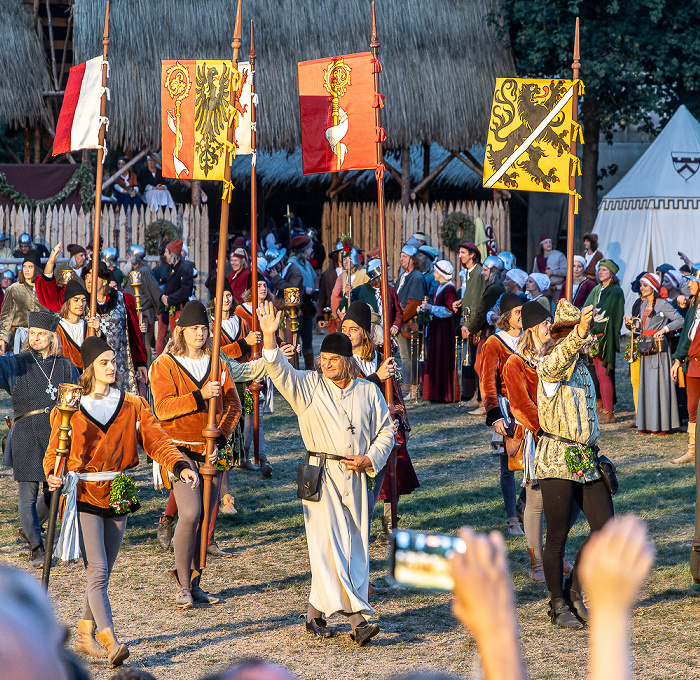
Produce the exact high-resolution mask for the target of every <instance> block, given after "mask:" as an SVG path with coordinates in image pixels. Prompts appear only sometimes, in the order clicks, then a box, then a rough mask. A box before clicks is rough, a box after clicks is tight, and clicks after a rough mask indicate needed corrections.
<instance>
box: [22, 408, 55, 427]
mask: <svg viewBox="0 0 700 680" xmlns="http://www.w3.org/2000/svg"><path fill="white" fill-rule="evenodd" d="M52 408H53V406H47V407H46V408H38V409H36V411H29V413H23V414H22V415H21V416H17V417H16V418H15V419H14V420H13V421H12V422H13V423H16V422H17V421H18V420H22V418H29V416H38V415H39V414H40V413H50V412H51V409H52Z"/></svg>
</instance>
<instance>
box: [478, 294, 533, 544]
mask: <svg viewBox="0 0 700 680" xmlns="http://www.w3.org/2000/svg"><path fill="white" fill-rule="evenodd" d="M498 307H499V310H500V317H499V318H498V320H497V322H496V329H497V330H496V332H495V333H494V334H493V335H490V336H489V337H488V338H487V339H486V342H484V345H483V347H482V348H481V365H480V370H479V387H480V389H481V399H482V402H481V403H482V405H483V407H484V410H485V411H486V424H487V425H489V426H491V427H493V436H492V438H491V445H492V446H493V447H494V449H496V450H498V451H500V459H501V494H502V496H503V502H504V504H505V509H506V515H507V517H508V533H509V534H510V535H511V536H522V535H523V530H522V529H521V527H520V520H519V519H518V514H517V510H516V501H515V473H514V472H513V470H511V469H510V468H509V465H508V454H507V453H506V447H505V441H504V438H505V437H507V436H508V423H507V422H506V420H505V418H506V416H509V412H508V401H507V395H506V391H505V386H504V384H503V375H502V371H503V367H504V366H505V363H506V361H507V360H508V358H509V357H510V356H511V355H512V354H513V352H514V351H515V348H516V347H517V344H518V338H519V337H520V333H521V332H522V324H521V320H520V310H521V309H522V307H523V302H522V300H521V299H520V298H519V297H518V296H517V295H515V294H514V293H504V294H503V295H502V296H501V298H500V301H499V305H498ZM511 437H512V432H511ZM523 499H524V493H521V494H520V500H521V501H522V500H523Z"/></svg>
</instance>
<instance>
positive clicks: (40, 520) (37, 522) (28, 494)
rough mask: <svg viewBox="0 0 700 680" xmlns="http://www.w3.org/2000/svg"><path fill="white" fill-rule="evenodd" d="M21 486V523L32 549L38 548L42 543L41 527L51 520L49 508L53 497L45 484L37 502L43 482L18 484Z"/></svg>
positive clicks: (19, 506) (44, 483)
mask: <svg viewBox="0 0 700 680" xmlns="http://www.w3.org/2000/svg"><path fill="white" fill-rule="evenodd" d="M18 484H19V493H18V497H19V502H18V508H19V523H20V524H21V525H22V529H23V531H24V533H25V535H26V537H27V538H28V539H29V542H30V544H31V547H32V548H36V547H37V546H39V544H40V543H41V525H42V524H44V523H45V522H46V520H47V519H48V518H49V506H50V505H51V495H50V494H49V491H48V489H49V486H48V484H47V483H46V482H43V494H42V496H41V498H39V501H38V502H37V499H36V497H37V494H38V493H39V484H41V482H18Z"/></svg>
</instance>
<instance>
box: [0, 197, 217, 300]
mask: <svg viewBox="0 0 700 680" xmlns="http://www.w3.org/2000/svg"><path fill="white" fill-rule="evenodd" d="M156 220H167V221H168V222H172V223H173V224H174V225H175V226H176V227H177V229H178V231H179V232H180V234H181V235H182V241H183V243H185V244H186V245H187V247H188V249H189V253H190V260H192V261H193V262H194V263H195V266H196V267H197V270H198V271H199V276H198V277H197V279H195V295H196V296H197V297H198V298H200V299H201V300H206V299H207V297H208V292H207V290H206V288H205V286H204V282H205V281H206V279H207V276H208V275H209V272H208V271H207V270H208V269H209V216H208V213H207V208H206V206H202V207H201V208H194V207H192V206H190V205H185V206H178V207H177V208H174V209H172V210H171V209H169V208H166V209H165V210H162V209H159V210H157V211H152V210H149V209H148V207H147V206H143V207H139V208H134V209H131V210H125V209H124V208H123V207H122V206H113V205H106V206H103V208H102V220H101V226H100V233H101V235H102V239H103V241H104V243H103V244H102V247H103V248H116V249H117V253H118V254H119V257H122V258H123V257H126V251H127V249H128V248H129V246H130V245H133V244H140V245H145V241H146V239H145V235H146V227H147V226H148V225H149V224H150V223H151V222H155V221H156ZM92 224H93V211H92V210H91V211H90V212H88V213H85V212H83V210H82V208H80V209H79V210H78V209H76V206H58V207H51V208H35V209H31V208H19V207H17V206H5V207H4V206H0V231H2V232H3V233H4V234H5V235H6V236H9V237H10V239H11V244H12V248H14V247H15V245H16V243H17V239H18V238H19V235H20V234H22V233H24V232H26V233H27V234H29V235H30V236H31V237H32V241H36V242H40V243H43V244H44V245H46V246H47V248H48V249H49V250H50V249H51V248H52V247H53V246H55V245H56V244H57V243H59V242H61V243H63V247H64V252H65V247H66V246H67V245H68V244H69V243H79V244H81V245H83V246H86V245H87V244H88V243H89V242H90V241H91V240H92ZM148 255H156V253H148Z"/></svg>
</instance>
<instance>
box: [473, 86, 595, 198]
mask: <svg viewBox="0 0 700 680" xmlns="http://www.w3.org/2000/svg"><path fill="white" fill-rule="evenodd" d="M574 85H578V86H579V94H581V91H582V89H583V87H582V85H581V82H580V81H576V82H574V81H572V80H523V79H519V78H498V79H497V80H496V89H495V91H494V94H493V106H492V107H491V119H490V122H489V132H488V137H487V141H486V154H485V158H484V186H485V187H487V188H494V189H495V188H499V189H521V190H523V191H547V192H550V193H562V194H568V193H569V176H570V174H571V173H573V172H578V158H577V157H576V156H572V155H571V153H570V149H571V143H572V136H573V135H576V134H578V135H579V137H581V135H580V130H581V128H580V126H579V124H578V123H577V122H576V121H575V120H574V117H573V99H574V96H573V95H574ZM581 142H583V139H581ZM572 161H573V162H572Z"/></svg>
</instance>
